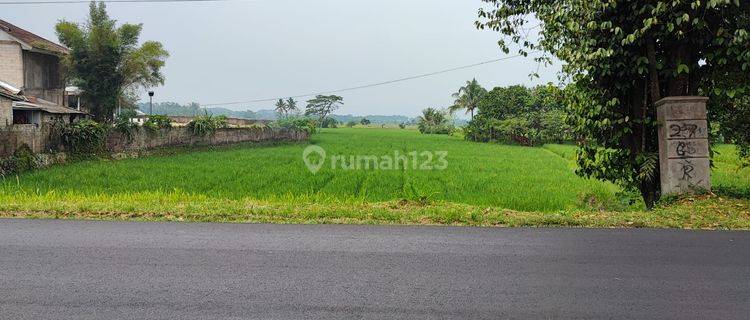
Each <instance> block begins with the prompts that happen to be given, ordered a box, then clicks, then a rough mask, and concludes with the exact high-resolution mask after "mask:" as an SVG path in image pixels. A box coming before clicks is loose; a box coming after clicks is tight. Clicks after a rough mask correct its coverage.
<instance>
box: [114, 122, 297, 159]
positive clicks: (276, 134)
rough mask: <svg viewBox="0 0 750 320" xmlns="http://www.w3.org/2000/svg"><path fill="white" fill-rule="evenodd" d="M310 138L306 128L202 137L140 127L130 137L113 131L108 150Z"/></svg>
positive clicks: (183, 130) (229, 130)
mask: <svg viewBox="0 0 750 320" xmlns="http://www.w3.org/2000/svg"><path fill="white" fill-rule="evenodd" d="M308 137H309V134H308V133H307V131H303V130H293V129H283V128H268V127H249V128H223V129H217V130H216V131H215V132H214V133H213V134H210V135H206V136H203V137H201V136H195V135H193V134H192V133H190V131H189V130H188V129H187V128H185V127H174V128H169V129H161V130H159V131H156V132H149V131H148V130H144V129H141V130H139V131H138V132H137V133H135V134H133V136H132V137H130V138H128V137H126V136H125V135H123V134H122V133H119V132H112V133H110V134H109V135H108V136H107V150H108V151H109V152H111V153H122V152H128V151H138V150H152V149H158V148H164V147H179V146H194V145H222V144H232V143H242V142H275V141H304V140H307V138H308Z"/></svg>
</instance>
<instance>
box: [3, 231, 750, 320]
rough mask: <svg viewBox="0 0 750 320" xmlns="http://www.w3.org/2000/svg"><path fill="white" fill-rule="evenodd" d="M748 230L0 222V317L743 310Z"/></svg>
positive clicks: (741, 313) (748, 305)
mask: <svg viewBox="0 0 750 320" xmlns="http://www.w3.org/2000/svg"><path fill="white" fill-rule="evenodd" d="M749 315H750V233H748V232H708V231H676V230H645V229H638V230H617V229H610V230H607V229H604V230H602V229H528V228H521V229H489V228H461V227H418V226H404V227H401V226H324V225H306V226H299V225H247V224H245V225H242V224H195V223H143V222H141V223H139V222H93V221H88V222H86V221H55V220H9V219H0V319H64V318H68V319H70V318H75V319H118V318H127V319H144V318H146V319H216V318H225V319H226V318H231V319H290V318H293V319H298V318H306V319H352V318H355V319H382V318H388V319H392V318H403V319H435V318H438V319H458V318H471V319H497V318H511V319H512V318H520V319H567V318H577V319H580V318H591V319H605V318H618V319H620V318H633V319H644V318H664V319H707V318H711V319H747V318H748V316H749Z"/></svg>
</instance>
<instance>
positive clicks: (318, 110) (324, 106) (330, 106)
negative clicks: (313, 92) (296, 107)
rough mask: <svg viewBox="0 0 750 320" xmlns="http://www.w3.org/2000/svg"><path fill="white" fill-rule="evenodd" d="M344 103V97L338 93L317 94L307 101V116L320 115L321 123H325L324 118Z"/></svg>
mask: <svg viewBox="0 0 750 320" xmlns="http://www.w3.org/2000/svg"><path fill="white" fill-rule="evenodd" d="M343 104H344V98H342V97H340V96H337V95H330V96H324V95H317V96H315V98H314V99H311V100H308V101H307V108H306V109H305V115H306V116H316V117H318V119H319V120H318V121H319V123H321V124H322V123H323V119H325V118H326V117H328V116H329V115H330V114H331V113H333V111H336V110H337V109H338V108H339V107H341V105H343Z"/></svg>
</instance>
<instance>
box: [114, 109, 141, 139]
mask: <svg viewBox="0 0 750 320" xmlns="http://www.w3.org/2000/svg"><path fill="white" fill-rule="evenodd" d="M130 119H131V115H130V114H128V113H124V114H120V115H119V116H117V118H116V119H115V123H114V128H115V131H117V132H119V133H122V134H123V135H124V136H125V137H126V138H127V139H128V140H132V139H133V136H134V135H135V134H136V133H137V132H138V130H139V129H140V127H139V126H138V124H137V123H135V122H132V121H130Z"/></svg>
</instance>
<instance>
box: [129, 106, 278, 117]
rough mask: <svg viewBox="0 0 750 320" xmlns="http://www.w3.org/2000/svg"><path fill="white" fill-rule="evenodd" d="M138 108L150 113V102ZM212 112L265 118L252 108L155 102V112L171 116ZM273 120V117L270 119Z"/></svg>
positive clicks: (190, 115) (212, 113) (218, 114)
mask: <svg viewBox="0 0 750 320" xmlns="http://www.w3.org/2000/svg"><path fill="white" fill-rule="evenodd" d="M138 109H139V110H141V111H143V112H145V113H148V112H149V110H148V109H149V106H148V103H140V104H138ZM206 113H208V114H211V115H216V116H221V115H223V116H227V117H231V118H238V119H249V120H254V119H265V118H259V117H258V115H257V114H256V113H255V112H253V111H252V110H245V111H236V110H230V109H226V108H201V107H200V106H199V105H198V104H197V103H190V104H187V105H181V104H179V103H175V102H160V103H154V114H164V115H169V116H188V117H192V116H196V115H202V114H206ZM274 114H275V111H274ZM268 120H273V119H268Z"/></svg>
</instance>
